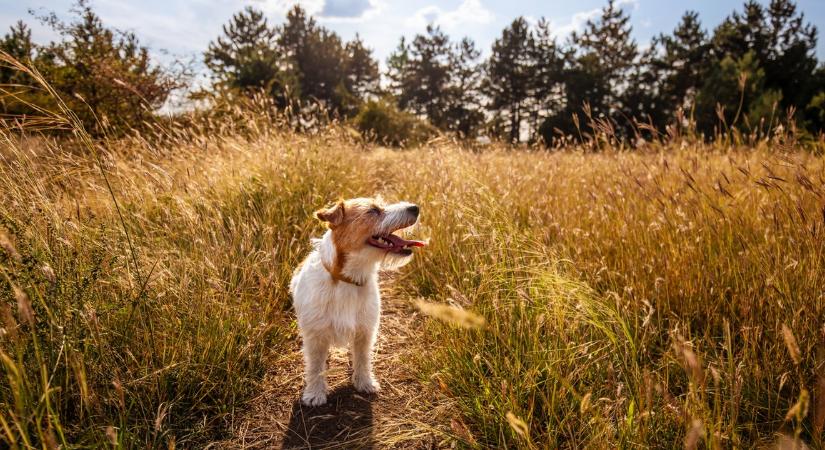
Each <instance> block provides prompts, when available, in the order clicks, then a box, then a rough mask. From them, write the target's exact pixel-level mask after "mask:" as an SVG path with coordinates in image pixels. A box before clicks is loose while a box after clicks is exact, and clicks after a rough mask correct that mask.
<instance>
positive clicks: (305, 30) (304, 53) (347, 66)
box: [204, 6, 379, 115]
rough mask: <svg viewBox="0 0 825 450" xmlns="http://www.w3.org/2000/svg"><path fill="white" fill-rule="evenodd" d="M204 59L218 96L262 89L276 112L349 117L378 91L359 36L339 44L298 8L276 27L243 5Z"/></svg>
mask: <svg viewBox="0 0 825 450" xmlns="http://www.w3.org/2000/svg"><path fill="white" fill-rule="evenodd" d="M204 57H205V60H206V63H207V66H208V67H209V69H210V70H211V71H212V74H213V77H214V79H215V87H216V88H217V89H219V90H221V89H222V90H223V91H224V92H223V93H228V94H233V93H241V94H243V95H247V96H249V95H251V94H253V93H255V92H257V91H263V92H265V93H266V94H267V95H269V96H271V97H272V98H273V99H274V100H275V101H276V104H278V105H279V106H280V107H281V108H286V107H289V108H291V109H301V108H303V107H304V106H307V107H308V108H309V109H312V108H317V107H320V109H321V110H322V111H324V112H332V113H333V114H342V115H351V114H353V113H354V112H355V111H357V110H358V105H359V104H360V103H361V102H362V101H364V100H365V99H368V98H370V97H371V96H374V95H377V93H378V91H379V84H378V78H379V73H378V64H377V63H376V62H375V60H374V59H373V58H372V55H371V51H370V50H369V49H368V48H366V47H365V46H364V44H363V42H362V41H361V39H360V37H358V36H356V38H355V39H354V40H353V41H351V42H348V43H346V44H345V43H343V42H342V41H341V38H340V37H339V36H338V35H337V34H335V33H334V32H332V31H330V30H328V29H326V28H324V27H322V26H319V25H318V24H317V23H316V22H315V19H313V18H312V17H308V16H307V15H306V12H305V11H304V10H303V9H302V8H300V7H299V6H295V7H294V8H292V9H291V10H290V11H289V12H288V13H287V16H286V22H285V23H284V24H282V25H279V26H277V27H271V26H270V25H269V24H268V23H267V20H266V19H265V18H264V15H263V13H262V12H260V11H258V10H255V9H254V8H252V7H247V8H246V9H245V10H244V11H242V12H240V13H238V14H236V15H235V16H234V17H233V18H232V20H231V21H230V23H229V24H228V25H225V26H224V29H223V35H222V36H220V37H218V38H217V40H215V41H213V42H212V43H210V46H209V50H207V52H206V53H205V54H204Z"/></svg>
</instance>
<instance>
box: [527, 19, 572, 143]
mask: <svg viewBox="0 0 825 450" xmlns="http://www.w3.org/2000/svg"><path fill="white" fill-rule="evenodd" d="M530 57H531V58H532V60H533V65H534V67H535V69H534V71H533V75H532V77H531V80H530V95H531V97H532V98H533V102H532V104H531V111H530V115H531V117H530V129H531V131H533V132H539V133H540V134H541V136H542V138H543V139H544V141H545V142H548V143H549V142H550V140H551V139H552V129H549V128H547V127H545V126H544V121H545V120H546V119H547V118H548V117H550V116H552V115H554V114H558V112H559V111H561V110H562V108H563V106H564V82H563V79H564V63H565V55H564V54H563V52H562V51H561V49H560V48H559V46H558V44H557V42H556V39H555V38H554V37H553V34H552V30H551V29H550V22H548V21H547V20H545V19H544V18H541V19H539V21H538V23H537V24H536V30H535V38H534V41H533V45H532V47H531V55H530Z"/></svg>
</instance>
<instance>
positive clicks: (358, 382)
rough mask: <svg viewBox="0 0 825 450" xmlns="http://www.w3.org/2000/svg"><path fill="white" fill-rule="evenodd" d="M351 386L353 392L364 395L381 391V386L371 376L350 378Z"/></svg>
mask: <svg viewBox="0 0 825 450" xmlns="http://www.w3.org/2000/svg"><path fill="white" fill-rule="evenodd" d="M352 384H353V386H355V390H356V391H358V392H361V393H364V394H375V393H376V392H378V391H380V390H381V384H380V383H378V381H375V378H373V377H371V376H366V377H355V376H354V377H352Z"/></svg>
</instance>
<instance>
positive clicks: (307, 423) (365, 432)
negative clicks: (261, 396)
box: [281, 385, 376, 450]
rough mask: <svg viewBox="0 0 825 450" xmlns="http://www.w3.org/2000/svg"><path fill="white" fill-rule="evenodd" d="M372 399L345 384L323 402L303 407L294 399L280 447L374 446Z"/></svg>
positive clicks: (373, 397)
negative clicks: (325, 402)
mask: <svg viewBox="0 0 825 450" xmlns="http://www.w3.org/2000/svg"><path fill="white" fill-rule="evenodd" d="M375 398H376V396H375V395H367V394H361V393H359V392H357V391H356V390H355V389H354V388H353V387H352V386H351V385H348V386H341V387H338V388H336V389H335V390H334V391H332V392H330V393H329V396H328V397H327V404H326V405H322V406H315V407H310V406H304V405H302V404H301V399H300V398H298V399H296V400H295V401H294V402H293V404H292V413H291V415H290V418H289V426H288V428H287V430H286V431H285V433H284V441H283V444H282V445H281V448H282V449H284V450H286V449H304V448H313V449H314V448H336V447H337V448H343V447H342V446H346V448H359V449H371V448H373V446H374V443H373V431H372V427H373V415H372V402H373V401H374V400H375Z"/></svg>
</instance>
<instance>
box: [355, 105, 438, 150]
mask: <svg viewBox="0 0 825 450" xmlns="http://www.w3.org/2000/svg"><path fill="white" fill-rule="evenodd" d="M355 125H356V126H357V127H358V130H359V131H361V134H362V135H363V136H364V138H366V139H367V140H370V141H374V142H379V143H381V144H384V145H391V146H394V147H406V146H414V145H418V144H421V143H423V142H425V141H427V139H429V138H431V137H433V136H435V135H436V134H437V131H436V129H435V128H434V127H433V126H432V125H430V124H428V123H426V122H424V121H422V120H420V119H418V118H417V117H415V116H413V115H412V114H409V113H406V112H403V111H399V110H398V109H397V108H396V107H395V106H393V105H391V104H389V103H387V102H385V101H370V102H367V103H365V104H364V105H363V106H362V107H361V111H359V112H358V115H357V116H355Z"/></svg>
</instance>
